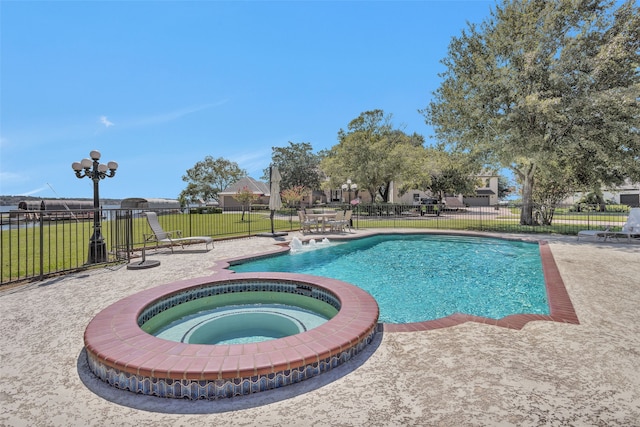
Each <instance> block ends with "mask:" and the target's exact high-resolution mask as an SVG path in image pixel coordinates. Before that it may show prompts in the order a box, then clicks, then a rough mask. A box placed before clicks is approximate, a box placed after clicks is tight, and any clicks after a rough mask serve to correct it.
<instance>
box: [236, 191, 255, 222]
mask: <svg viewBox="0 0 640 427" xmlns="http://www.w3.org/2000/svg"><path fill="white" fill-rule="evenodd" d="M233 198H234V199H236V200H237V201H238V202H239V203H240V204H241V205H242V218H240V221H244V212H245V210H247V209H250V208H251V204H252V203H254V202H255V201H256V200H258V199H259V198H260V195H259V194H255V193H254V192H253V191H251V190H249V188H248V187H247V186H244V187H242V188H241V189H240V190H238V191H237V192H236V194H235V196H233Z"/></svg>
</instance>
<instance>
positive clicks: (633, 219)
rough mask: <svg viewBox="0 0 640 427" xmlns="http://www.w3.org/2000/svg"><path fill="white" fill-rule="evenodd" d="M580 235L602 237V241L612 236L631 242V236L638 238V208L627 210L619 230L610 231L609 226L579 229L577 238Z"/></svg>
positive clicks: (639, 217) (639, 218) (639, 220)
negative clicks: (626, 215) (601, 228)
mask: <svg viewBox="0 0 640 427" xmlns="http://www.w3.org/2000/svg"><path fill="white" fill-rule="evenodd" d="M580 237H594V238H595V239H596V240H598V239H603V241H606V240H607V239H610V238H613V237H615V238H616V239H620V238H626V239H627V242H631V239H632V238H640V208H632V209H631V211H629V217H628V218H627V222H625V224H624V225H623V226H622V230H621V231H611V230H610V227H607V228H606V229H604V230H581V231H579V232H578V240H580Z"/></svg>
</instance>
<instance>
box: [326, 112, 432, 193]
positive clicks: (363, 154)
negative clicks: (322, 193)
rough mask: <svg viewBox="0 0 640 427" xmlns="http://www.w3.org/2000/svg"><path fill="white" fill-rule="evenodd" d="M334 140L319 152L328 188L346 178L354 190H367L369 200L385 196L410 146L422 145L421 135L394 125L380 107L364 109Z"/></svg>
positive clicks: (399, 170)
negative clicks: (325, 149)
mask: <svg viewBox="0 0 640 427" xmlns="http://www.w3.org/2000/svg"><path fill="white" fill-rule="evenodd" d="M338 141H339V142H338V144H337V145H334V146H333V147H331V149H330V150H328V151H326V152H324V153H323V159H322V163H321V167H322V170H323V171H324V172H325V174H326V175H327V176H328V177H330V182H329V183H328V185H329V187H331V188H340V186H341V185H342V184H343V183H345V182H346V181H347V180H348V179H351V180H352V181H353V182H354V183H356V184H357V185H358V191H368V192H369V195H370V196H371V200H376V198H378V197H379V198H380V199H381V200H382V201H383V202H387V201H388V200H389V194H390V186H391V182H393V181H395V180H398V179H399V178H400V175H401V173H402V170H403V169H404V168H405V166H406V164H407V162H408V161H409V160H410V159H411V157H412V154H413V153H414V149H415V148H416V147H422V144H423V143H424V138H423V137H422V136H421V135H417V134H413V135H407V134H405V133H404V132H403V131H401V130H399V129H394V127H393V125H392V123H391V115H387V116H385V114H384V112H383V111H382V110H372V111H365V112H364V113H362V114H360V116H358V117H357V118H355V119H353V120H352V121H351V122H349V126H348V127H347V130H346V131H345V130H343V129H340V131H339V132H338Z"/></svg>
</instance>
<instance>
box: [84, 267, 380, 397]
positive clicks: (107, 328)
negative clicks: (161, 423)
mask: <svg viewBox="0 0 640 427" xmlns="http://www.w3.org/2000/svg"><path fill="white" fill-rule="evenodd" d="M243 293H244V296H246V295H249V294H250V293H251V294H253V295H254V296H255V295H259V294H261V293H262V294H263V295H268V294H272V295H274V296H277V299H285V300H292V299H293V300H296V301H298V300H300V298H301V297H304V298H311V299H313V300H316V301H318V302H317V303H316V302H311V303H310V306H312V307H318V306H319V307H325V305H327V306H329V307H332V308H333V310H334V313H335V315H334V316H333V317H331V318H330V319H329V320H327V321H326V322H325V323H322V324H320V325H319V326H316V327H313V328H312V329H309V330H304V328H303V330H304V332H300V329H298V331H297V332H299V333H296V330H295V329H291V328H290V326H291V325H288V324H287V323H286V322H284V323H281V322H276V323H277V324H278V325H282V324H287V325H288V326H286V327H285V330H286V331H289V332H292V333H293V334H292V335H288V336H285V337H284V338H278V339H270V340H264V341H260V342H251V341H250V342H247V343H244V344H222V345H220V344H216V345H210V344H192V343H188V342H182V341H179V340H178V341H170V340H166V339H163V338H159V337H156V336H153V335H151V334H149V333H147V332H145V331H144V330H143V327H145V328H146V327H149V326H153V325H154V322H156V321H158V319H162V318H163V317H166V316H163V315H162V313H165V314H166V313H167V312H169V311H170V310H173V311H174V314H173V315H170V316H168V317H176V316H177V314H176V313H178V312H180V311H181V310H182V308H184V307H185V306H182V308H181V305H182V304H187V305H190V306H193V305H194V304H195V305H198V304H200V303H202V305H203V306H205V305H206V303H207V301H208V302H211V301H214V304H215V300H216V299H219V300H242V301H246V298H245V297H244V296H243ZM283 297H284V298H283ZM252 298H253V297H252ZM304 298H303V299H304ZM267 299H268V298H267ZM320 303H321V304H320ZM192 308H193V307H191V308H189V310H188V311H191V309H192ZM307 308H308V307H307ZM320 310H321V311H322V310H326V307H325V308H321V309H320ZM331 311H332V310H331V309H329V310H328V312H329V313H330V312H331ZM278 314H282V313H276V314H274V313H271V315H274V316H275V315H278ZM234 315H238V313H234ZM328 317H330V316H328ZM154 319H155V320H154ZM164 320H166V319H164ZM164 320H163V322H164ZM217 320H220V319H217ZM247 320H250V319H247ZM377 321H378V306H377V303H376V302H375V300H374V299H373V297H371V296H370V295H369V294H368V293H366V292H365V291H363V290H361V289H360V288H358V287H355V286H353V285H350V284H347V283H345V282H341V281H337V280H333V279H328V278H323V277H315V276H306V275H299V274H286V273H238V274H234V275H233V276H229V275H225V276H222V277H219V278H211V277H208V278H198V279H193V280H188V281H184V282H177V283H171V284H168V285H164V286H159V287H157V288H153V289H149V290H146V291H143V292H140V293H137V294H135V295H132V296H130V297H127V298H125V299H123V300H120V301H118V302H117V303H115V304H113V305H111V306H109V307H107V308H106V309H105V310H103V311H102V312H100V313H99V314H98V315H97V316H96V317H95V318H94V319H93V320H92V321H91V322H90V323H89V325H88V326H87V329H86V331H85V346H86V350H87V359H88V364H89V367H90V369H91V371H92V372H93V373H94V374H95V375H97V376H98V377H99V378H100V379H102V380H103V381H106V382H108V383H109V384H110V385H112V386H114V387H117V388H120V389H124V390H129V391H132V392H135V393H141V394H148V395H155V396H161V397H174V398H187V399H219V398H224V397H232V396H237V395H244V394H250V393H255V392H260V391H265V390H269V389H274V388H278V387H281V386H284V385H288V384H293V383H297V382H299V381H302V380H305V379H307V378H311V377H314V376H316V375H319V374H321V373H323V372H326V371H328V370H330V369H332V368H334V367H336V366H338V365H340V364H342V363H344V362H346V361H348V360H349V359H351V357H353V356H354V355H356V354H357V353H359V352H360V351H362V349H363V348H364V347H365V346H366V345H368V344H369V343H370V342H371V341H372V339H373V337H374V335H375V333H376V327H377ZM163 322H159V323H163ZM233 322H234V325H236V327H237V325H238V324H239V323H238V318H235V319H234V321H233ZM294 323H295V322H294ZM240 324H241V323H240ZM145 325H146V326H145ZM225 325H226V323H225V322H222V323H219V324H218V326H223V327H224V326H225ZM215 326H216V325H213V327H214V329H215ZM279 328H280V327H279V326H277V327H276V329H278V330H279V332H282V331H281V330H280V329H279ZM150 329H153V327H152V328H150ZM207 334H213V335H215V333H213V332H211V331H207V330H205V332H204V335H207ZM285 335H287V334H285Z"/></svg>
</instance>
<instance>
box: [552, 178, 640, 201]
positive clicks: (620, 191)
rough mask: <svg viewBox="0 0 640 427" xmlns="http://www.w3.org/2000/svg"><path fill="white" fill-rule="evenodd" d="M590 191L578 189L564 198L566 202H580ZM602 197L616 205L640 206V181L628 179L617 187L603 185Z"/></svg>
mask: <svg viewBox="0 0 640 427" xmlns="http://www.w3.org/2000/svg"><path fill="white" fill-rule="evenodd" d="M588 193H590V192H589V191H578V192H576V193H574V194H573V196H569V197H567V198H566V199H565V200H564V203H566V204H570V205H572V204H575V203H579V202H580V200H582V198H583V197H585V196H586V195H587V194H588ZM602 198H603V199H604V200H605V201H607V202H609V201H610V202H612V203H614V204H616V205H627V206H631V207H640V183H638V182H635V183H634V182H631V180H630V179H626V180H625V181H624V183H623V184H622V185H620V186H617V187H602Z"/></svg>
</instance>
